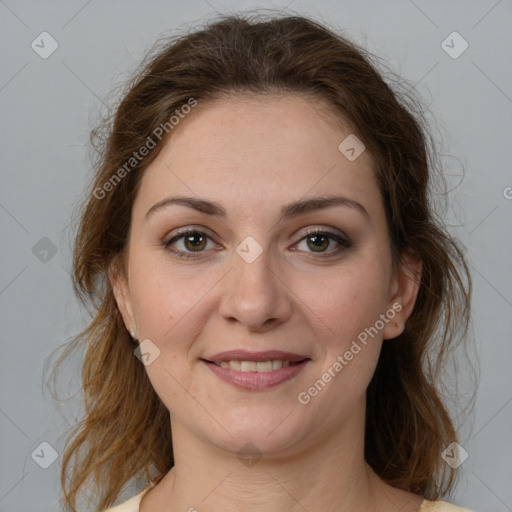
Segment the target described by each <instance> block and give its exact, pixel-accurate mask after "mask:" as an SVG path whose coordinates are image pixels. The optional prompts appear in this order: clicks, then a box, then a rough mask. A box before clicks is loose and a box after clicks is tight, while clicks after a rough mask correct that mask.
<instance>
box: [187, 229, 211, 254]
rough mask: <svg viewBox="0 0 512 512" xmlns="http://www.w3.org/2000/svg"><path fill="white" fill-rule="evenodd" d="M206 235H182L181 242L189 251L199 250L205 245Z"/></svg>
mask: <svg viewBox="0 0 512 512" xmlns="http://www.w3.org/2000/svg"><path fill="white" fill-rule="evenodd" d="M206 238H207V237H206V236H203V235H201V234H200V233H193V234H190V235H187V236H185V237H184V240H183V243H184V244H185V247H186V248H187V249H189V250H190V251H201V250H203V249H204V248H205V247H206Z"/></svg>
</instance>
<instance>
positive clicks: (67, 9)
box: [0, 0, 512, 512]
mask: <svg viewBox="0 0 512 512" xmlns="http://www.w3.org/2000/svg"><path fill="white" fill-rule="evenodd" d="M287 6H289V10H288V11H287V12H290V10H293V12H294V13H302V14H305V15H308V16H311V17H313V18H314V19H317V20H319V21H325V22H328V23H329V24H330V25H331V26H334V27H337V28H338V29H339V30H341V31H344V32H345V34H347V35H348V36H349V37H352V38H353V39H354V40H355V41H356V42H358V43H361V44H363V45H365V46H366V47H367V48H368V49H370V50H371V51H373V52H375V53H377V54H378V55H379V56H381V57H382V58H383V59H384V60H385V61H387V62H388V64H389V66H391V68H392V69H393V70H394V71H395V72H397V73H399V74H400V75H401V76H403V77H404V78H405V79H407V80H408V81H410V83H411V84H412V86H413V87H414V88H415V89H416V90H417V91H418V93H419V94H420V95H421V97H422V98H423V100H424V103H425V104H426V105H428V106H429V109H430V112H431V114H432V116H433V117H435V119H436V129H437V130H438V133H439V135H440V136H441V139H442V140H441V143H442V145H443V148H444V153H443V155H444V156H443V157H442V160H443V164H444V166H445V168H446V172H447V174H448V180H449V184H450V185H453V187H452V188H454V190H453V192H452V196H451V197H452V208H451V209H450V211H449V212H448V213H447V215H448V216H449V217H450V224H451V225H452V230H453V234H454V235H455V236H457V238H458V239H459V240H460V241H461V242H462V243H463V244H464V246H465V250H466V255H467V257H468V259H469V261H470V265H471V272H472V275H473V279H474V298H473V331H474V339H475V342H476V351H477V353H478V358H479V361H480V386H479V390H478V394H477V397H476V403H475V409H474V413H473V415H472V416H471V417H470V421H469V422H467V423H466V424H465V425H464V426H463V428H462V430H461V445H462V446H463V448H464V449H465V450H466V451H467V453H468V458H467V460H466V461H465V462H464V464H462V466H461V467H460V468H459V470H458V471H459V472H460V473H461V480H460V484H459V486H458V487H457V490H456V492H455V493H454V494H453V495H452V496H451V497H450V499H451V500H452V501H454V502H455V503H458V504H459V505H464V506H467V507H470V508H472V509H473V510H475V511H481V512H504V511H510V510H512V485H511V483H512V462H511V461H512V443H511V434H512V372H511V370H510V363H511V361H512V339H511V333H512V275H511V271H510V262H511V261H512V258H511V255H512V237H511V218H512V217H511V215H512V174H511V148H512V144H511V140H512V139H511V127H512V88H511V84H512V70H511V66H510V63H511V61H510V55H512V31H511V29H510V27H511V26H512V24H511V21H512V19H511V18H512V16H511V14H512V2H511V1H510V0H499V1H496V0H479V1H472V2H469V1H462V0H458V1H449V2H448V1H440V0H436V1H426V0H414V1H413V0H392V1H381V2H377V1H368V0H366V1H361V0H316V1H315V2H305V1H300V0H292V1H291V2H290V0H287V2H278V1H276V2H270V1H268V2H258V3H257V2H251V1H238V2H237V1H231V0H230V1H220V0H208V1H207V0H189V1H187V2H179V1H178V0H167V1H164V0H150V1H144V2H143V1H134V0H133V1H127V0H124V1H121V0H109V1H100V0H89V1H87V0H66V1H35V0H32V1H28V0H19V1H16V0H0V23H1V30H0V42H1V46H0V48H1V73H0V109H1V117H0V119H1V133H0V141H1V153H0V155H1V182H0V183H1V188H0V223H1V249H2V250H1V262H0V315H1V335H2V338H1V343H2V345H1V346H2V358H1V360H0V361H1V363H0V364H1V372H0V389H1V392H0V393H1V394H0V433H1V436H0V440H1V448H0V511H1V512H18V511H19V512H21V511H29V510H38V511H39V512H50V511H52V512H53V511H56V510H57V509H58V507H57V501H58V498H59V495H60V487H59V480H58V479H59V465H60V461H61V457H62V437H63V435H64V434H65V433H66V432H67V430H68V429H69V426H70V425H71V424H72V423H73V421H74V419H75V418H76V415H77V409H76V404H75V405H73V404H71V403H70V404H69V405H63V406H62V407H61V410H60V411H59V410H58V409H57V408H56V405H55V404H54V403H53V401H52V398H51V396H50V395H49V394H48V393H47V392H44V393H43V389H42V369H43V364H44V361H45V359H46V358H47V356H48V355H49V354H50V352H51V351H52V350H53V349H54V348H55V347H57V345H59V344H61V343H63V342H64V341H65V340H68V339H69V338H70V337H71V336H72V335H73V334H76V333H77V332H78V331H79V330H80V329H81V328H82V327H83V326H84V325H85V322H86V321H87V315H86V312H84V311H82V310H81V309H80V308H79V307H78V304H77V302H76V299H75V297H74V295H73V292H72V288H71V283H70V278H69V269H70V248H69V222H70V216H71V213H72V211H73V208H74V206H75V204H76V203H77V201H78V200H79V199H80V198H81V197H82V196H83V193H84V187H85V185H86V183H88V181H89V179H90V176H91V175H90V173H91V169H90V167H91V166H90V162H89V159H88V154H87V146H86V145H87V142H88V136H89V132H90V129H91V127H92V126H93V125H94V122H95V120H96V119H97V115H98V112H99V110H100V107H101V103H102V101H104V100H105V99H106V98H107V94H108V93H109V92H110V91H111V90H112V89H113V87H114V86H116V85H117V84H118V83H119V82H120V81H122V80H123V79H124V78H126V77H128V76H129V72H130V71H131V70H132V69H133V68H134V66H135V65H137V64H138V62H139V60H140V58H141V57H142V55H143V53H144V51H145V50H146V49H147V48H148V47H149V46H150V45H151V44H152V43H153V42H154V41H155V40H156V39H157V38H158V37H161V36H163V35H171V34H174V33H176V31H181V30H184V29H187V28H188V27H193V26H194V25H197V24H204V23H206V22H207V21H209V20H210V19H212V18H214V17H216V16H217V13H222V14H224V13H227V12H230V11H234V10H239V9H255V8H259V7H265V8H283V9H284V8H285V7H287ZM43 32H46V34H42V33H43ZM454 32H457V34H453V33H454ZM41 34H42V35H41ZM41 40H43V42H41ZM443 42H444V43H443ZM466 45H467V48H466ZM55 48H56V49H55ZM464 49H465V50H464ZM52 50H54V51H53V53H52ZM463 50H464V51H463ZM73 364H74V366H73ZM66 372H67V376H68V377H69V381H70V385H69V389H65V390H64V392H70V393H72V392H74V391H76V390H77V386H78V383H79V380H78V377H79V374H80V367H79V358H75V360H74V362H73V363H72V364H71V365H70V366H68V368H67V370H66ZM78 399H79V396H78ZM42 443H43V444H42ZM54 450H55V451H54ZM44 466H48V467H46V468H45V467H44ZM129 494H130V493H129V492H128V493H127V495H126V496H128V495H129Z"/></svg>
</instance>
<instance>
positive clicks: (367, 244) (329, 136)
mask: <svg viewBox="0 0 512 512" xmlns="http://www.w3.org/2000/svg"><path fill="white" fill-rule="evenodd" d="M322 106H325V105H322V103H321V102H318V101H313V99H312V98H309V97H306V96H299V95H291V94H287V95H267V96H251V97H249V96H247V95H238V96H236V97H233V98H224V99H222V100H219V101H216V102H213V103H209V104H205V105H203V106H201V105H200V106H198V107H196V108H195V109H194V110H193V111H192V112H191V113H190V114H189V115H188V116H187V117H186V118H185V119H184V120H182V121H180V124H179V125H178V126H177V127H175V128H174V129H173V132H172V133H171V135H172V137H171V138H170V139H169V140H168V141H167V143H166V145H165V146H164V148H163V150H162V151H161V153H160V154H159V155H158V157H157V158H156V159H155V160H154V161H153V162H152V163H151V165H150V166H149V167H148V168H147V170H146V171H145V174H144V176H143V178H142V181H141V186H140V189H139V191H138V193H137V196H136V199H135V202H134V205H133V210H132V218H131V226H130V235H129V239H128V244H127V253H126V258H125V260H124V261H123V264H122V265H119V266H117V267H115V266H113V267H112V269H111V270H112V272H111V280H112V284H113V286H114V293H115V296H116V300H117V303H118V307H119V310H120V312H121V315H122V317H123V320H124V323H125V325H126V327H127V329H128V330H130V329H133V330H134V331H135V337H136V339H138V340H139V342H141V341H142V340H146V339H149V340H151V343H153V344H154V345H155V346H157V347H158V349H159V350H160V355H159V356H158V357H157V358H156V359H155V360H154V361H153V362H152V363H151V364H150V365H148V366H146V367H145V368H146V371H147V374H148V376H149V379H150V380H151V383H152V385H153V387H154V389H155V391H156V393H157V394H158V395H159V397H160V398H161V400H162V401H163V403H164V404H165V405H166V407H167V408H168V410H169V413H170V418H171V430H172V441H173V448H174V456H175V466H174V467H173V469H172V470H171V471H170V472H169V473H168V474H167V475H166V476H165V477H164V479H163V480H162V481H161V482H159V483H158V484H157V485H156V486H155V487H154V488H153V489H152V490H150V491H149V492H148V493H147V494H146V495H145V496H144V498H143V499H142V502H141V506H140V510H141V512H149V511H159V512H160V511H161V512H171V511H172V512H174V511H187V510H189V509H190V508H191V507H194V508H195V509H196V510H197V511H198V512H203V511H205V512H206V511H219V510H222V511H226V512H232V511H240V510H244V511H251V512H263V511H264V512H274V511H275V512H277V511H280V512H282V511H290V512H291V511H294V512H295V511H304V510H307V511H313V510H323V511H325V512H334V511H336V512H349V511H350V512H354V511H365V512H368V511H372V510H375V511H377V510H378V511H379V512H391V511H393V512H398V511H400V512H413V511H417V510H419V507H420V504H421V501H422V498H421V497H420V496H417V495H414V494H411V493H407V492H405V491H401V490H398V489H395V488H393V487H391V486H389V485H387V484H385V483H384V482H383V481H382V480H381V479H380V478H378V477H377V475H376V474H375V473H374V472H373V471H372V470H371V468H370V467H369V466H368V465H367V464H366V463H365V460H364V451H363V450H364V443H363V441H364V417H365V402H366V399H365V396H366V395H365V392H366V389H367V387H368V384H369V382H370V380H371V377H372V375H373V372H374V370H375V366H376V364H377V361H378V357H379V353H380V349H381V346H382V343H393V341H384V340H392V338H394V337H396V336H398V335H399V334H400V333H401V332H402V331H403V328H404V323H405V321H406V319H407V317H408V316H409V315H410V314H411V312H412V309H413V307H414V302H415V300H416V296H417V291H418V284H417V283H418V281H419V275H420V272H421V263H420V262H419V261H416V260H414V259H413V258H411V257H408V258H406V259H405V261H406V262H407V263H408V266H407V268H405V267H398V268H396V269H395V268H394V267H393V266H392V260H391V252H390V241H389V235H388V231H387V224H386V216H385V212H384V205H383V200H382V197H381V195H380V192H379V189H378V186H377V182H376V178H375V170H374V168H373V161H372V158H371V156H370V154H369V152H368V151H364V152H363V153H362V154H361V155H360V156H359V157H358V158H356V159H355V160H354V161H349V160H348V159H347V158H346V157H345V156H344V155H343V154H342V153H341V152H340V151H339V149H338V145H339V144H340V142H341V141H342V140H344V139H345V137H346V136H347V135H349V134H350V133H352V130H350V128H348V127H347V126H342V125H341V124H338V125H336V124H334V122H333V121H332V120H331V118H329V117H328V115H327V114H326V112H325V111H324V110H322V108H321V107H322ZM171 196H173V197H174V196H187V197H193V198H196V199H197V198H201V199H203V200H205V201H209V202H215V203H218V205H220V206H221V207H222V208H224V209H225V211H226V216H225V217H218V216H214V215H208V214H206V213H204V212H199V211H196V210H195V209H192V208H190V207H187V206H184V205H180V204H168V205H167V206H162V207H160V208H157V209H154V211H153V212H151V213H149V214H148V215H147V212H148V211H149V210H150V209H151V208H152V207H153V205H155V204H156V203H158V202H160V201H162V200H164V199H166V198H169V197H171ZM326 196H343V197H344V198H347V199H349V200H351V201H353V202H357V203H359V204H360V205H361V206H362V209H361V208H359V207H355V206H353V205H352V206H350V205H347V204H344V205H331V206H329V207H324V208H321V209H314V210H311V211H308V212H302V214H300V215H297V216H294V217H290V218H283V219H281V220H280V214H281V209H282V207H283V206H285V205H288V204H290V203H294V202H296V201H306V200H310V199H313V198H319V197H326ZM364 211H366V213H364ZM181 228H187V229H188V228H190V229H192V228H195V229H196V230H198V231H201V232H202V233H204V234H203V235H202V237H201V235H199V236H197V237H196V239H193V242H194V243H186V242H187V238H186V237H185V238H183V237H182V238H181V239H177V240H175V241H174V242H173V243H172V245H171V246H169V247H167V248H165V247H164V245H163V242H165V241H168V240H169V239H171V238H174V237H175V236H178V233H177V230H178V229H181ZM311 229H314V230H315V229H316V230H318V231H322V232H326V231H327V232H328V235H327V237H322V235H317V238H315V235H311V234H309V235H308V231H309V230H311ZM329 233H333V234H334V235H339V236H341V237H342V238H343V239H347V238H348V240H349V246H348V247H344V246H343V245H342V244H340V243H339V242H337V241H336V239H335V238H331V235H330V234H329ZM249 236H250V237H252V238H253V239H254V240H255V241H256V242H257V243H258V244H259V246H260V247H261V249H262V252H261V254H260V255H259V256H258V257H257V258H256V259H255V260H254V261H253V262H251V263H248V262H247V261H246V260H244V259H243V258H242V257H241V256H240V255H239V254H237V252H236V249H237V247H238V246H239V245H240V244H241V242H242V241H243V240H245V239H246V238H247V237H249ZM318 237H320V238H318ZM315 242H316V244H315ZM198 246H200V249H198V248H197V247H198ZM338 248H341V251H339V252H336V249H338ZM171 249H174V250H176V251H182V252H185V253H188V254H192V256H194V255H195V256H197V257H196V258H195V259H194V258H190V259H184V258H179V257H178V256H177V255H176V254H175V253H173V252H172V251H171ZM393 304H395V307H396V304H400V305H401V309H400V311H395V314H394V315H393V318H392V319H390V320H389V321H388V322H385V324H384V327H383V328H382V329H381V330H380V331H379V333H378V335H376V336H374V337H373V338H369V341H368V343H367V345H362V344H359V345H360V346H361V347H362V349H361V351H360V352H358V353H357V354H356V355H355V356H354V357H353V359H352V360H350V361H349V362H348V364H346V365H345V366H344V367H343V369H342V370H341V371H339V372H337V373H336V376H335V377H333V378H332V379H331V380H330V382H328V383H327V385H326V386H325V387H324V388H323V389H322V390H321V391H320V392H318V393H317V394H316V396H314V397H312V398H311V400H310V402H309V403H307V404H303V403H300V401H299V400H298V395H299V393H301V392H304V391H307V390H308V389H309V388H310V387H311V386H312V385H313V384H314V383H315V382H316V381H317V380H318V379H320V378H321V377H322V374H324V373H325V372H326V371H327V369H328V368H329V367H332V365H333V363H334V362H335V361H336V360H337V358H338V356H340V355H343V354H345V352H346V351H347V350H349V348H350V346H351V344H352V341H353V340H356V339H357V336H358V334H360V333H361V332H363V331H364V330H365V328H369V327H371V326H374V325H375V324H376V321H377V320H378V319H379V318H380V315H382V314H383V313H384V314H385V313H386V311H388V310H389V309H390V308H392V307H393ZM231 349H248V350H256V351H263V350H272V349H276V350H283V351H288V352H295V353H299V354H303V355H305V356H306V357H308V358H310V359H311V361H309V362H308V364H307V365H306V366H305V367H304V369H303V370H302V371H301V372H300V373H299V374H298V375H296V376H295V377H294V378H293V379H291V380H288V381H286V382H284V383H282V384H280V385H278V386H276V387H274V388H271V389H269V390H265V391H249V390H240V389H237V388H235V387H233V386H232V385H230V384H228V383H226V382H224V381H222V380H220V379H219V378H218V377H217V376H216V375H215V374H214V373H213V372H212V371H211V370H210V369H209V368H208V367H207V365H206V364H205V363H204V362H203V361H202V360H201V358H204V357H206V356H207V355H212V354H216V353H219V352H222V351H225V350H231ZM246 443H252V445H254V446H255V447H256V449H257V451H258V454H259V456H260V457H261V458H259V460H258V461H257V462H256V463H254V464H251V463H247V461H245V463H244V460H241V457H239V456H238V454H239V453H240V451H241V449H242V447H243V446H244V445H246Z"/></svg>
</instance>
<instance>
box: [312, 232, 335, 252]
mask: <svg viewBox="0 0 512 512" xmlns="http://www.w3.org/2000/svg"><path fill="white" fill-rule="evenodd" d="M307 239H308V247H310V248H311V249H312V250H313V251H314V252H323V251H324V250H325V249H327V248H328V247H329V241H330V238H329V237H328V236H325V235H309V236H308V237H307ZM310 242H311V243H310Z"/></svg>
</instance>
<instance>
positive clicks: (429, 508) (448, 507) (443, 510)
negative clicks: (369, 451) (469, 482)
mask: <svg viewBox="0 0 512 512" xmlns="http://www.w3.org/2000/svg"><path fill="white" fill-rule="evenodd" d="M116 512H117V511H116ZM419 512H471V510H468V509H467V508H461V507H458V506H457V505H452V504H451V503H447V502H446V501H428V500H423V503H422V504H421V508H420V510H419Z"/></svg>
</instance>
